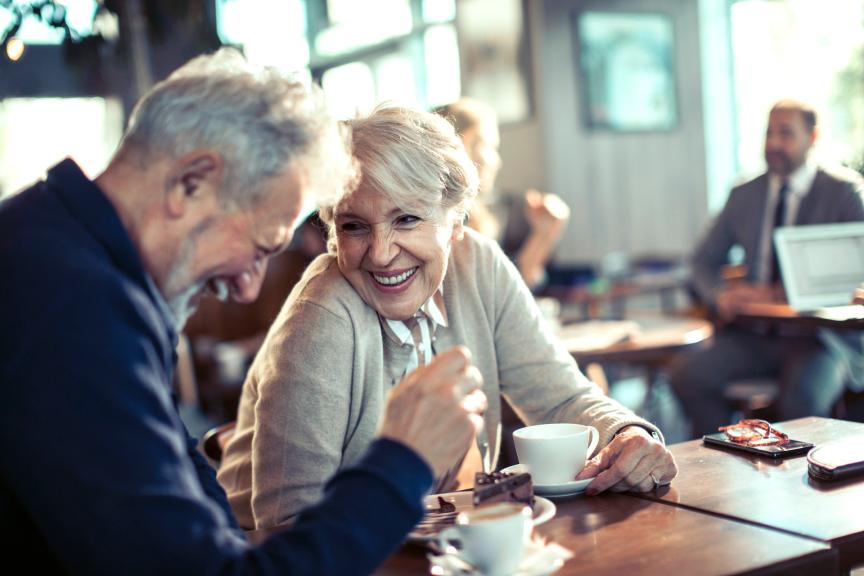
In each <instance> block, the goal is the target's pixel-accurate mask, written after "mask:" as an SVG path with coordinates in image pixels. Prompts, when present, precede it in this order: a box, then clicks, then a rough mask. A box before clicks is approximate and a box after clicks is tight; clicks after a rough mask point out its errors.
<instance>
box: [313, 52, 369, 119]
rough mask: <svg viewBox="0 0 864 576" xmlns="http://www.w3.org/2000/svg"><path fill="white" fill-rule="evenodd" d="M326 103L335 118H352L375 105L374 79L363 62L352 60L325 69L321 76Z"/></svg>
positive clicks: (366, 111)
mask: <svg viewBox="0 0 864 576" xmlns="http://www.w3.org/2000/svg"><path fill="white" fill-rule="evenodd" d="M321 87H322V88H323V89H324V95H325V99H326V101H327V105H328V106H330V110H332V111H333V114H334V115H335V116H336V118H340V119H349V118H354V117H355V116H356V115H357V113H358V112H359V113H361V114H362V113H368V112H370V111H371V110H372V108H374V107H375V80H374V78H373V76H372V70H370V69H369V66H367V65H366V64H364V63H363V62H352V63H351V64H345V65H344V66H337V67H336V68H331V69H330V70H327V71H326V72H325V73H324V75H323V76H322V77H321Z"/></svg>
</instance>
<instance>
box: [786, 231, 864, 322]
mask: <svg viewBox="0 0 864 576" xmlns="http://www.w3.org/2000/svg"><path fill="white" fill-rule="evenodd" d="M774 247H775V249H776V250H777V258H778V260H779V262H780V274H781V277H782V279H783V288H784V289H785V290H786V299H787V300H788V302H789V306H790V307H791V308H793V309H794V310H796V311H799V312H807V311H813V310H821V309H826V308H832V310H833V311H834V312H836V313H838V314H839V315H840V316H845V314H843V313H842V312H846V311H848V312H849V313H850V314H852V315H853V316H856V317H861V316H864V306H857V305H856V306H850V305H849V302H850V301H851V299H852V294H853V292H854V291H855V288H856V287H857V286H858V285H860V284H861V283H864V222H849V223H839V224H817V225H811V226H789V227H784V228H777V229H776V230H775V231H774ZM847 309H848V310H847Z"/></svg>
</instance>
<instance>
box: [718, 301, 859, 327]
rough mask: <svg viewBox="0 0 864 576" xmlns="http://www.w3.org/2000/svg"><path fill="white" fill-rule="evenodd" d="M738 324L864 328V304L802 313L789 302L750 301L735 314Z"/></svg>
mask: <svg viewBox="0 0 864 576" xmlns="http://www.w3.org/2000/svg"><path fill="white" fill-rule="evenodd" d="M734 322H735V324H738V325H741V326H751V325H753V324H762V325H764V324H766V323H767V324H771V325H776V326H797V327H804V328H819V327H826V328H834V329H838V330H864V306H861V305H856V306H852V305H850V306H842V307H838V308H834V309H832V308H825V309H822V310H815V311H813V312H809V313H806V314H802V313H799V312H796V311H795V310H793V309H792V308H791V307H790V306H789V305H788V304H774V303H763V304H748V305H746V307H744V309H743V310H742V311H741V312H739V313H738V314H737V315H736V316H735V320H734Z"/></svg>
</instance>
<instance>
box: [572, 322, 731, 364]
mask: <svg viewBox="0 0 864 576" xmlns="http://www.w3.org/2000/svg"><path fill="white" fill-rule="evenodd" d="M631 321H632V322H634V323H635V324H637V325H638V328H639V331H638V332H637V333H636V334H634V335H633V336H631V337H630V338H628V339H627V340H625V341H622V342H617V343H615V344H611V345H607V346H601V347H597V348H591V347H584V346H583V345H580V346H568V351H569V352H570V354H572V355H573V357H574V358H575V359H576V361H577V362H579V363H580V364H588V363H591V362H600V363H633V364H645V365H655V364H658V363H665V362H666V361H668V360H669V358H670V357H671V356H672V355H674V354H678V353H680V352H685V351H690V350H697V349H699V348H702V347H704V346H706V345H708V343H709V342H710V340H711V337H712V335H713V334H714V329H713V327H712V325H711V323H710V322H708V321H707V320H700V319H697V318H683V317H675V316H645V317H634V318H632V319H631ZM616 324H617V323H616V322H614V321H613V322H612V323H610V326H614V325H616ZM591 325H592V326H596V327H597V329H598V330H602V326H603V323H602V322H592V323H591ZM566 344H567V342H566V341H565V345H566Z"/></svg>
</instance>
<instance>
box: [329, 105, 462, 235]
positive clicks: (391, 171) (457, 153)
mask: <svg viewBox="0 0 864 576" xmlns="http://www.w3.org/2000/svg"><path fill="white" fill-rule="evenodd" d="M348 124H349V126H350V127H351V141H352V151H353V153H354V158H356V160H357V161H358V162H359V169H360V183H359V186H360V187H365V186H368V187H370V188H371V189H372V190H375V191H376V192H379V193H382V194H385V195H386V196H387V197H389V198H390V200H392V201H393V203H394V204H396V206H398V207H399V208H401V209H402V210H405V211H406V212H410V213H414V214H416V215H418V216H423V217H428V216H430V215H431V214H435V213H437V212H438V211H439V210H441V209H443V210H444V211H445V212H450V211H452V214H453V215H454V216H455V218H457V219H459V220H463V219H464V218H465V216H466V215H467V214H468V210H469V209H470V207H471V204H472V203H473V201H474V198H475V197H476V196H477V186H478V176H477V168H476V166H474V163H473V162H471V159H470V158H469V157H468V154H467V153H466V152H465V147H464V146H463V145H462V140H461V139H460V138H459V136H458V135H457V134H456V131H455V130H454V129H453V126H452V125H451V124H450V123H449V122H447V121H446V120H445V119H444V118H442V117H440V116H438V115H436V114H432V113H430V112H423V111H422V110H417V109H413V108H406V107H400V106H394V105H390V104H384V105H381V106H379V107H377V108H376V109H375V110H374V111H373V112H372V113H371V114H370V115H368V116H365V117H361V118H357V119H355V120H352V121H350V122H349V123H348ZM338 201H339V199H336V201H334V202H331V203H325V204H322V207H321V212H320V215H321V219H322V220H323V221H324V222H325V223H326V224H327V227H328V230H329V236H330V240H331V241H330V243H329V246H330V249H331V250H333V249H334V242H333V238H334V234H335V231H334V228H335V222H334V219H335V211H336V208H337V205H338Z"/></svg>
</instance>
